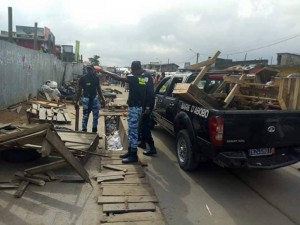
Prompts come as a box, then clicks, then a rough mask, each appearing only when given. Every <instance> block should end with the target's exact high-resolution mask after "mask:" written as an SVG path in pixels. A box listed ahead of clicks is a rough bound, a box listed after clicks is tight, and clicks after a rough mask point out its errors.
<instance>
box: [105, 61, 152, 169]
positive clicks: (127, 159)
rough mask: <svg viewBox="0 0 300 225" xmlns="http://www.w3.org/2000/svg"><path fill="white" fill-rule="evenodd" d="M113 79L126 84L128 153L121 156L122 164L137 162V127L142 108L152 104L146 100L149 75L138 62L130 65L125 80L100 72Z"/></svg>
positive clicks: (109, 73) (149, 106) (112, 74)
mask: <svg viewBox="0 0 300 225" xmlns="http://www.w3.org/2000/svg"><path fill="white" fill-rule="evenodd" d="M102 72H103V73H104V74H107V75H108V76H110V77H111V78H113V79H116V80H119V81H124V82H125V83H128V87H129V95H128V100H127V104H128V115H127V122H128V152H127V153H126V154H124V155H121V156H120V157H121V158H122V162H123V163H132V162H137V161H138V158H137V147H138V134H139V132H138V127H139V120H140V117H141V115H142V112H143V108H147V107H148V108H151V107H152V102H150V101H149V100H148V99H147V98H148V96H147V83H148V82H149V81H150V80H151V81H152V78H151V74H150V73H148V72H146V71H145V70H143V69H142V66H141V62H140V61H133V62H132V64H131V74H128V76H127V77H126V78H122V77H119V76H118V75H117V74H114V73H111V72H108V71H105V70H102Z"/></svg>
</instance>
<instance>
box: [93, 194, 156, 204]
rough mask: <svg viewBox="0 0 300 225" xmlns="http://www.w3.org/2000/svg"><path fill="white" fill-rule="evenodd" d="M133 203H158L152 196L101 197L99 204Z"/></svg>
mask: <svg viewBox="0 0 300 225" xmlns="http://www.w3.org/2000/svg"><path fill="white" fill-rule="evenodd" d="M124 202H128V203H132V202H158V199H157V197H156V196H155V195H152V196H99V197H98V204H105V203H124Z"/></svg>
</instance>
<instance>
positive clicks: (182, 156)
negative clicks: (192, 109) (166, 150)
mask: <svg viewBox="0 0 300 225" xmlns="http://www.w3.org/2000/svg"><path fill="white" fill-rule="evenodd" d="M192 149H193V146H192V143H191V140H190V138H189V134H188V131H187V130H181V131H179V132H178V134H177V138H176V153H177V159H178V163H179V166H180V167H181V168H182V169H183V170H185V171H192V170H195V169H196V168H197V167H198V165H199V163H198V160H197V158H198V157H197V155H196V153H195V152H193V151H192Z"/></svg>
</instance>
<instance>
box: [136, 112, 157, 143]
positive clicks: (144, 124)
mask: <svg viewBox="0 0 300 225" xmlns="http://www.w3.org/2000/svg"><path fill="white" fill-rule="evenodd" d="M151 123H152V121H151V113H147V114H146V113H144V114H142V117H141V120H140V124H139V138H140V140H141V141H142V142H145V143H148V144H149V145H150V146H154V141H153V138H152V134H151Z"/></svg>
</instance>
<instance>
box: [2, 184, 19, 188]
mask: <svg viewBox="0 0 300 225" xmlns="http://www.w3.org/2000/svg"><path fill="white" fill-rule="evenodd" d="M18 187H19V185H15V184H12V183H0V190H8V189H16V188H18Z"/></svg>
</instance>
